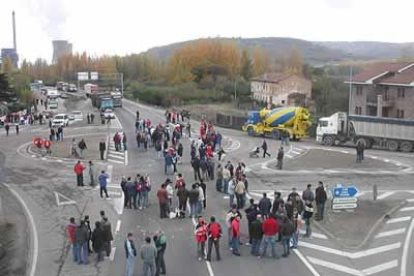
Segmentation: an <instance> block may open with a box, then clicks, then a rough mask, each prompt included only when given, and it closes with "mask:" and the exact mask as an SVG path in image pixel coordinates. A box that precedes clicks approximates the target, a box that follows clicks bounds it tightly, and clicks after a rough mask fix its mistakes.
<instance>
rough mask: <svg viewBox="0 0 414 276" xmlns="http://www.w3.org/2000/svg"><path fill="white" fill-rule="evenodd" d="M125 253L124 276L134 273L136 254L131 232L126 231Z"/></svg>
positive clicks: (130, 275) (131, 275)
mask: <svg viewBox="0 0 414 276" xmlns="http://www.w3.org/2000/svg"><path fill="white" fill-rule="evenodd" d="M124 248H125V255H126V269H125V276H133V275H134V263H135V257H136V256H137V250H136V249H135V245H134V240H133V236H132V233H128V235H127V239H126V241H125V243H124Z"/></svg>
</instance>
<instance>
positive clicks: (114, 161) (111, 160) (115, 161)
mask: <svg viewBox="0 0 414 276" xmlns="http://www.w3.org/2000/svg"><path fill="white" fill-rule="evenodd" d="M108 161H109V162H113V163H118V164H124V162H121V161H118V160H113V159H108Z"/></svg>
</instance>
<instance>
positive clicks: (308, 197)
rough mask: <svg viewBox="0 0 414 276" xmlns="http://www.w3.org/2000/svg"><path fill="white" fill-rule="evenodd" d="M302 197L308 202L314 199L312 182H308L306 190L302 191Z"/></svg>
mask: <svg viewBox="0 0 414 276" xmlns="http://www.w3.org/2000/svg"><path fill="white" fill-rule="evenodd" d="M302 199H303V200H304V201H309V202H310V203H312V202H313V201H314V200H315V194H314V193H313V191H312V184H308V185H307V186H306V190H304V191H303V193H302Z"/></svg>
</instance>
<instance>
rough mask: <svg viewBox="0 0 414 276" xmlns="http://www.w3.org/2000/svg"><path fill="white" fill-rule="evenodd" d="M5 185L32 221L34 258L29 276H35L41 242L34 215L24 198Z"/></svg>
mask: <svg viewBox="0 0 414 276" xmlns="http://www.w3.org/2000/svg"><path fill="white" fill-rule="evenodd" d="M3 184H4V185H5V186H6V187H7V188H8V189H9V190H10V191H11V192H12V194H13V195H14V196H15V197H17V199H18V200H19V202H20V204H21V205H22V206H23V209H24V210H25V212H26V214H27V216H28V217H29V221H30V225H31V228H32V233H33V256H32V262H31V263H30V273H29V276H35V273H36V266H37V257H38V254H39V240H38V237H37V229H36V224H35V221H34V219H33V216H32V213H30V209H29V207H27V205H26V202H24V200H23V198H22V197H21V196H20V195H19V194H18V193H17V192H16V191H15V190H14V189H13V188H11V187H10V186H9V185H8V184H5V183H3Z"/></svg>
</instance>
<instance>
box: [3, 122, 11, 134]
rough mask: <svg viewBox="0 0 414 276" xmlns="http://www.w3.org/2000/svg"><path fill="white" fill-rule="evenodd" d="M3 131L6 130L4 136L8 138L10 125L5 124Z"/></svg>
mask: <svg viewBox="0 0 414 276" xmlns="http://www.w3.org/2000/svg"><path fill="white" fill-rule="evenodd" d="M4 129H5V130H6V136H9V130H10V125H9V123H7V124H6V125H5V126H4Z"/></svg>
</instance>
